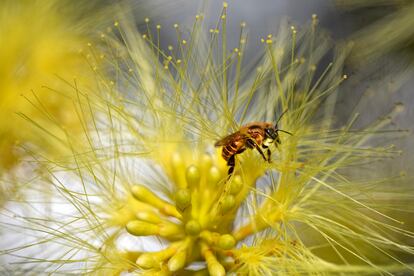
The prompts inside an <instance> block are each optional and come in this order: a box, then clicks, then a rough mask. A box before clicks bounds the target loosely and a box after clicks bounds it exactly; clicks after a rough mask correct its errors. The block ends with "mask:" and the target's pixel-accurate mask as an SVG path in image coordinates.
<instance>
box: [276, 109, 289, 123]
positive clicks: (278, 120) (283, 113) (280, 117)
mask: <svg viewBox="0 0 414 276" xmlns="http://www.w3.org/2000/svg"><path fill="white" fill-rule="evenodd" d="M287 111H288V109H287V108H286V109H285V111H283V112H282V114H280V116H279V119H277V122H276V124H275V127H277V124H278V123H279V122H280V119H282V117H283V115H285V113H286V112H287Z"/></svg>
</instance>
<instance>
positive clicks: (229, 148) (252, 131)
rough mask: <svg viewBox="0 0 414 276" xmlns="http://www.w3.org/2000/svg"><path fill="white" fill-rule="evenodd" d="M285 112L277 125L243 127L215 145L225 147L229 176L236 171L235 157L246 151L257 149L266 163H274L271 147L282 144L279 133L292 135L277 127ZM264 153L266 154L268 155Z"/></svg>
mask: <svg viewBox="0 0 414 276" xmlns="http://www.w3.org/2000/svg"><path fill="white" fill-rule="evenodd" d="M285 112H286V111H285ZM285 112H283V113H282V114H281V115H280V117H279V119H278V120H277V122H276V124H275V125H273V123H268V122H252V123H249V124H246V125H243V126H242V127H240V129H239V130H238V131H236V132H234V133H232V134H230V135H228V136H226V137H224V138H222V139H221V140H219V141H217V142H216V143H215V144H214V146H215V147H223V148H222V152H221V156H222V157H223V158H224V160H226V161H227V166H228V167H229V170H228V176H231V174H232V173H233V171H234V167H235V165H236V161H235V156H236V155H237V154H240V153H242V152H244V151H245V150H246V149H256V150H257V151H258V152H259V153H260V155H261V156H262V157H263V159H264V160H265V161H267V162H269V163H271V162H272V161H271V156H272V152H271V151H270V148H269V146H270V145H271V144H273V143H275V145H276V147H277V146H278V145H280V144H281V143H282V142H281V141H280V138H279V133H278V132H279V131H281V132H284V133H287V134H289V135H292V133H290V132H288V131H285V130H281V129H279V128H278V126H277V124H278V123H279V121H280V119H281V118H282V116H283V114H285ZM264 152H266V155H265V153H264Z"/></svg>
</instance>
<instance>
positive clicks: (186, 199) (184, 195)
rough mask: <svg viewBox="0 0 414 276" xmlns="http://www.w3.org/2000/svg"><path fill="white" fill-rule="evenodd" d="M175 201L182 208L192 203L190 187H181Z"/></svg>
mask: <svg viewBox="0 0 414 276" xmlns="http://www.w3.org/2000/svg"><path fill="white" fill-rule="evenodd" d="M175 202H176V205H177V207H178V209H180V210H184V209H185V208H187V207H188V206H189V205H190V203H191V193H190V190H189V189H179V190H178V191H177V192H176V194H175Z"/></svg>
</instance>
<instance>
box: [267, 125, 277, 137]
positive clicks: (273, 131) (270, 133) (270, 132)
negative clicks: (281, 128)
mask: <svg viewBox="0 0 414 276" xmlns="http://www.w3.org/2000/svg"><path fill="white" fill-rule="evenodd" d="M265 136H266V138H268V139H271V140H276V139H277V128H274V127H268V128H265Z"/></svg>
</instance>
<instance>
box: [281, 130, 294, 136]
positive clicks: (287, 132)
mask: <svg viewBox="0 0 414 276" xmlns="http://www.w3.org/2000/svg"><path fill="white" fill-rule="evenodd" d="M277 131H281V132H284V133H286V134H289V135H291V136H293V133H291V132H289V131H286V130H283V129H278V130H277Z"/></svg>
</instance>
